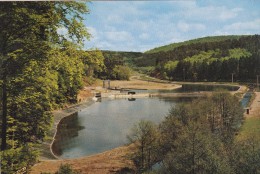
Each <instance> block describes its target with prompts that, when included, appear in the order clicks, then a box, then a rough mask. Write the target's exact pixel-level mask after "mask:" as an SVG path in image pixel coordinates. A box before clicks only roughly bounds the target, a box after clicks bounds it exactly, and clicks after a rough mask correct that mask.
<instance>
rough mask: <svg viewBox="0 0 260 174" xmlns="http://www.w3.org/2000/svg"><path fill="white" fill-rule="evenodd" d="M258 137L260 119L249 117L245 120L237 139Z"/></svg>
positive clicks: (259, 133)
mask: <svg viewBox="0 0 260 174" xmlns="http://www.w3.org/2000/svg"><path fill="white" fill-rule="evenodd" d="M259 135H260V117H249V118H246V119H245V122H244V124H243V126H242V129H241V131H240V133H239V135H238V139H244V138H247V137H251V136H256V137H257V136H259Z"/></svg>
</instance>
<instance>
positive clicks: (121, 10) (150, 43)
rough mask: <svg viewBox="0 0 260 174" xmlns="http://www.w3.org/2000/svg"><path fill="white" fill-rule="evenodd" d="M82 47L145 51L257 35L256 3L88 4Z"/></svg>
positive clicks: (259, 7)
mask: <svg viewBox="0 0 260 174" xmlns="http://www.w3.org/2000/svg"><path fill="white" fill-rule="evenodd" d="M87 5H88V7H89V9H90V14H88V15H86V16H85V25H86V26H87V28H88V31H89V32H90V33H91V35H92V37H91V39H90V41H86V42H85V48H86V49H90V48H98V49H102V50H114V51H141V52H143V51H147V50H149V49H152V48H155V47H158V46H162V45H166V44H170V43H174V42H182V41H186V40H190V39H195V38H199V37H205V36H215V35H241V34H243V35H245V34H260V0H172V1H92V2H90V3H87Z"/></svg>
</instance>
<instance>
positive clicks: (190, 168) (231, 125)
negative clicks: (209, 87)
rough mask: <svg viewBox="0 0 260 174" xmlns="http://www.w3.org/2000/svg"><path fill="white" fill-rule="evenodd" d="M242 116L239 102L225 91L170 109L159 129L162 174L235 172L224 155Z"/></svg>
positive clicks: (227, 156) (230, 144)
mask: <svg viewBox="0 0 260 174" xmlns="http://www.w3.org/2000/svg"><path fill="white" fill-rule="evenodd" d="M231 103H232V104H231ZM242 117H243V110H242V109H241V106H240V105H239V102H238V100H237V99H236V98H235V97H234V96H231V95H230V94H228V93H225V92H216V94H214V95H213V96H212V97H209V98H207V99H203V100H200V99H198V100H194V101H193V102H192V103H189V104H180V105H177V106H175V107H174V108H172V110H171V111H170V113H169V115H168V116H167V117H166V118H165V120H164V121H163V122H162V123H161V124H160V129H159V130H160V139H159V142H160V143H159V150H158V152H159V155H158V156H159V159H160V160H161V161H162V164H163V168H162V171H163V173H234V168H233V167H231V163H230V159H229V157H230V156H231V155H230V156H229V155H227V154H228V153H229V152H230V151H229V149H230V146H232V144H233V143H234V141H233V140H234V136H235V133H236V132H237V131H238V130H239V127H240V125H241V123H242Z"/></svg>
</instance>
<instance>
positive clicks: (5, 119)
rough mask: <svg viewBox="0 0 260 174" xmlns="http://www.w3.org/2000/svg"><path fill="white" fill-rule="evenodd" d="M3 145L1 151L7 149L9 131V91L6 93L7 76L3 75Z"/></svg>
mask: <svg viewBox="0 0 260 174" xmlns="http://www.w3.org/2000/svg"><path fill="white" fill-rule="evenodd" d="M2 92H3V97H2V102H3V103H2V112H3V113H2V134H1V138H2V144H1V151H4V150H5V149H6V130H7V91H6V74H5V73H4V74H3V87H2Z"/></svg>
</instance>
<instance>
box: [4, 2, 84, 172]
mask: <svg viewBox="0 0 260 174" xmlns="http://www.w3.org/2000/svg"><path fill="white" fill-rule="evenodd" d="M87 12H88V10H87V8H86V5H85V3H83V2H82V3H81V2H3V3H1V6H0V13H1V15H0V29H1V33H0V60H1V61H0V66H1V71H0V76H1V80H0V82H1V83H0V84H1V90H0V91H1V92H2V93H1V98H2V100H1V101H2V102H1V104H2V109H1V110H2V114H1V128H2V129H1V151H3V154H4V155H3V158H4V159H3V160H2V161H1V163H2V166H3V168H5V167H6V166H5V165H9V163H11V164H14V165H17V166H24V165H27V164H28V163H26V164H25V163H23V161H24V160H23V159H21V160H18V161H17V160H16V157H15V156H13V157H11V158H9V156H12V154H13V152H15V153H17V154H15V155H17V156H19V155H22V154H23V153H22V152H21V151H20V150H19V149H23V148H25V147H27V146H28V144H29V143H32V145H31V146H33V147H32V148H30V153H35V152H36V148H35V147H34V146H35V144H36V143H39V142H41V141H42V140H43V139H44V137H45V135H46V132H47V131H48V129H49V126H50V123H51V120H52V119H51V112H50V111H51V109H53V108H54V107H56V105H57V104H61V103H62V102H67V101H69V102H73V101H75V98H76V95H77V90H78V89H79V88H80V87H81V84H82V79H81V78H82V75H83V63H82V60H81V59H80V57H81V56H80V55H79V53H80V52H79V51H78V50H80V49H81V48H82V44H83V41H84V39H86V38H88V37H89V35H88V33H87V30H86V29H85V27H84V25H83V23H82V21H83V18H82V14H84V13H87ZM61 28H63V29H65V30H67V34H66V36H65V35H62V34H60V33H59V32H58V30H59V29H61ZM58 52H59V54H58ZM57 55H58V56H57ZM56 56H57V57H56ZM59 56H60V57H59ZM62 58H64V60H62ZM64 61H67V62H64ZM66 68H67V69H66ZM65 76H66V77H67V78H68V79H65ZM63 87H64V88H63ZM59 89H64V90H62V92H64V91H65V92H64V93H59V92H57V91H58V90H59ZM59 97H61V98H65V100H59V99H58V98H59ZM9 153H10V155H8V154H9ZM5 154H7V155H5ZM29 156H30V154H29ZM6 160H9V163H8V164H7V163H4V161H6ZM29 165H32V163H30V164H29ZM6 173H8V172H6Z"/></svg>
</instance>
